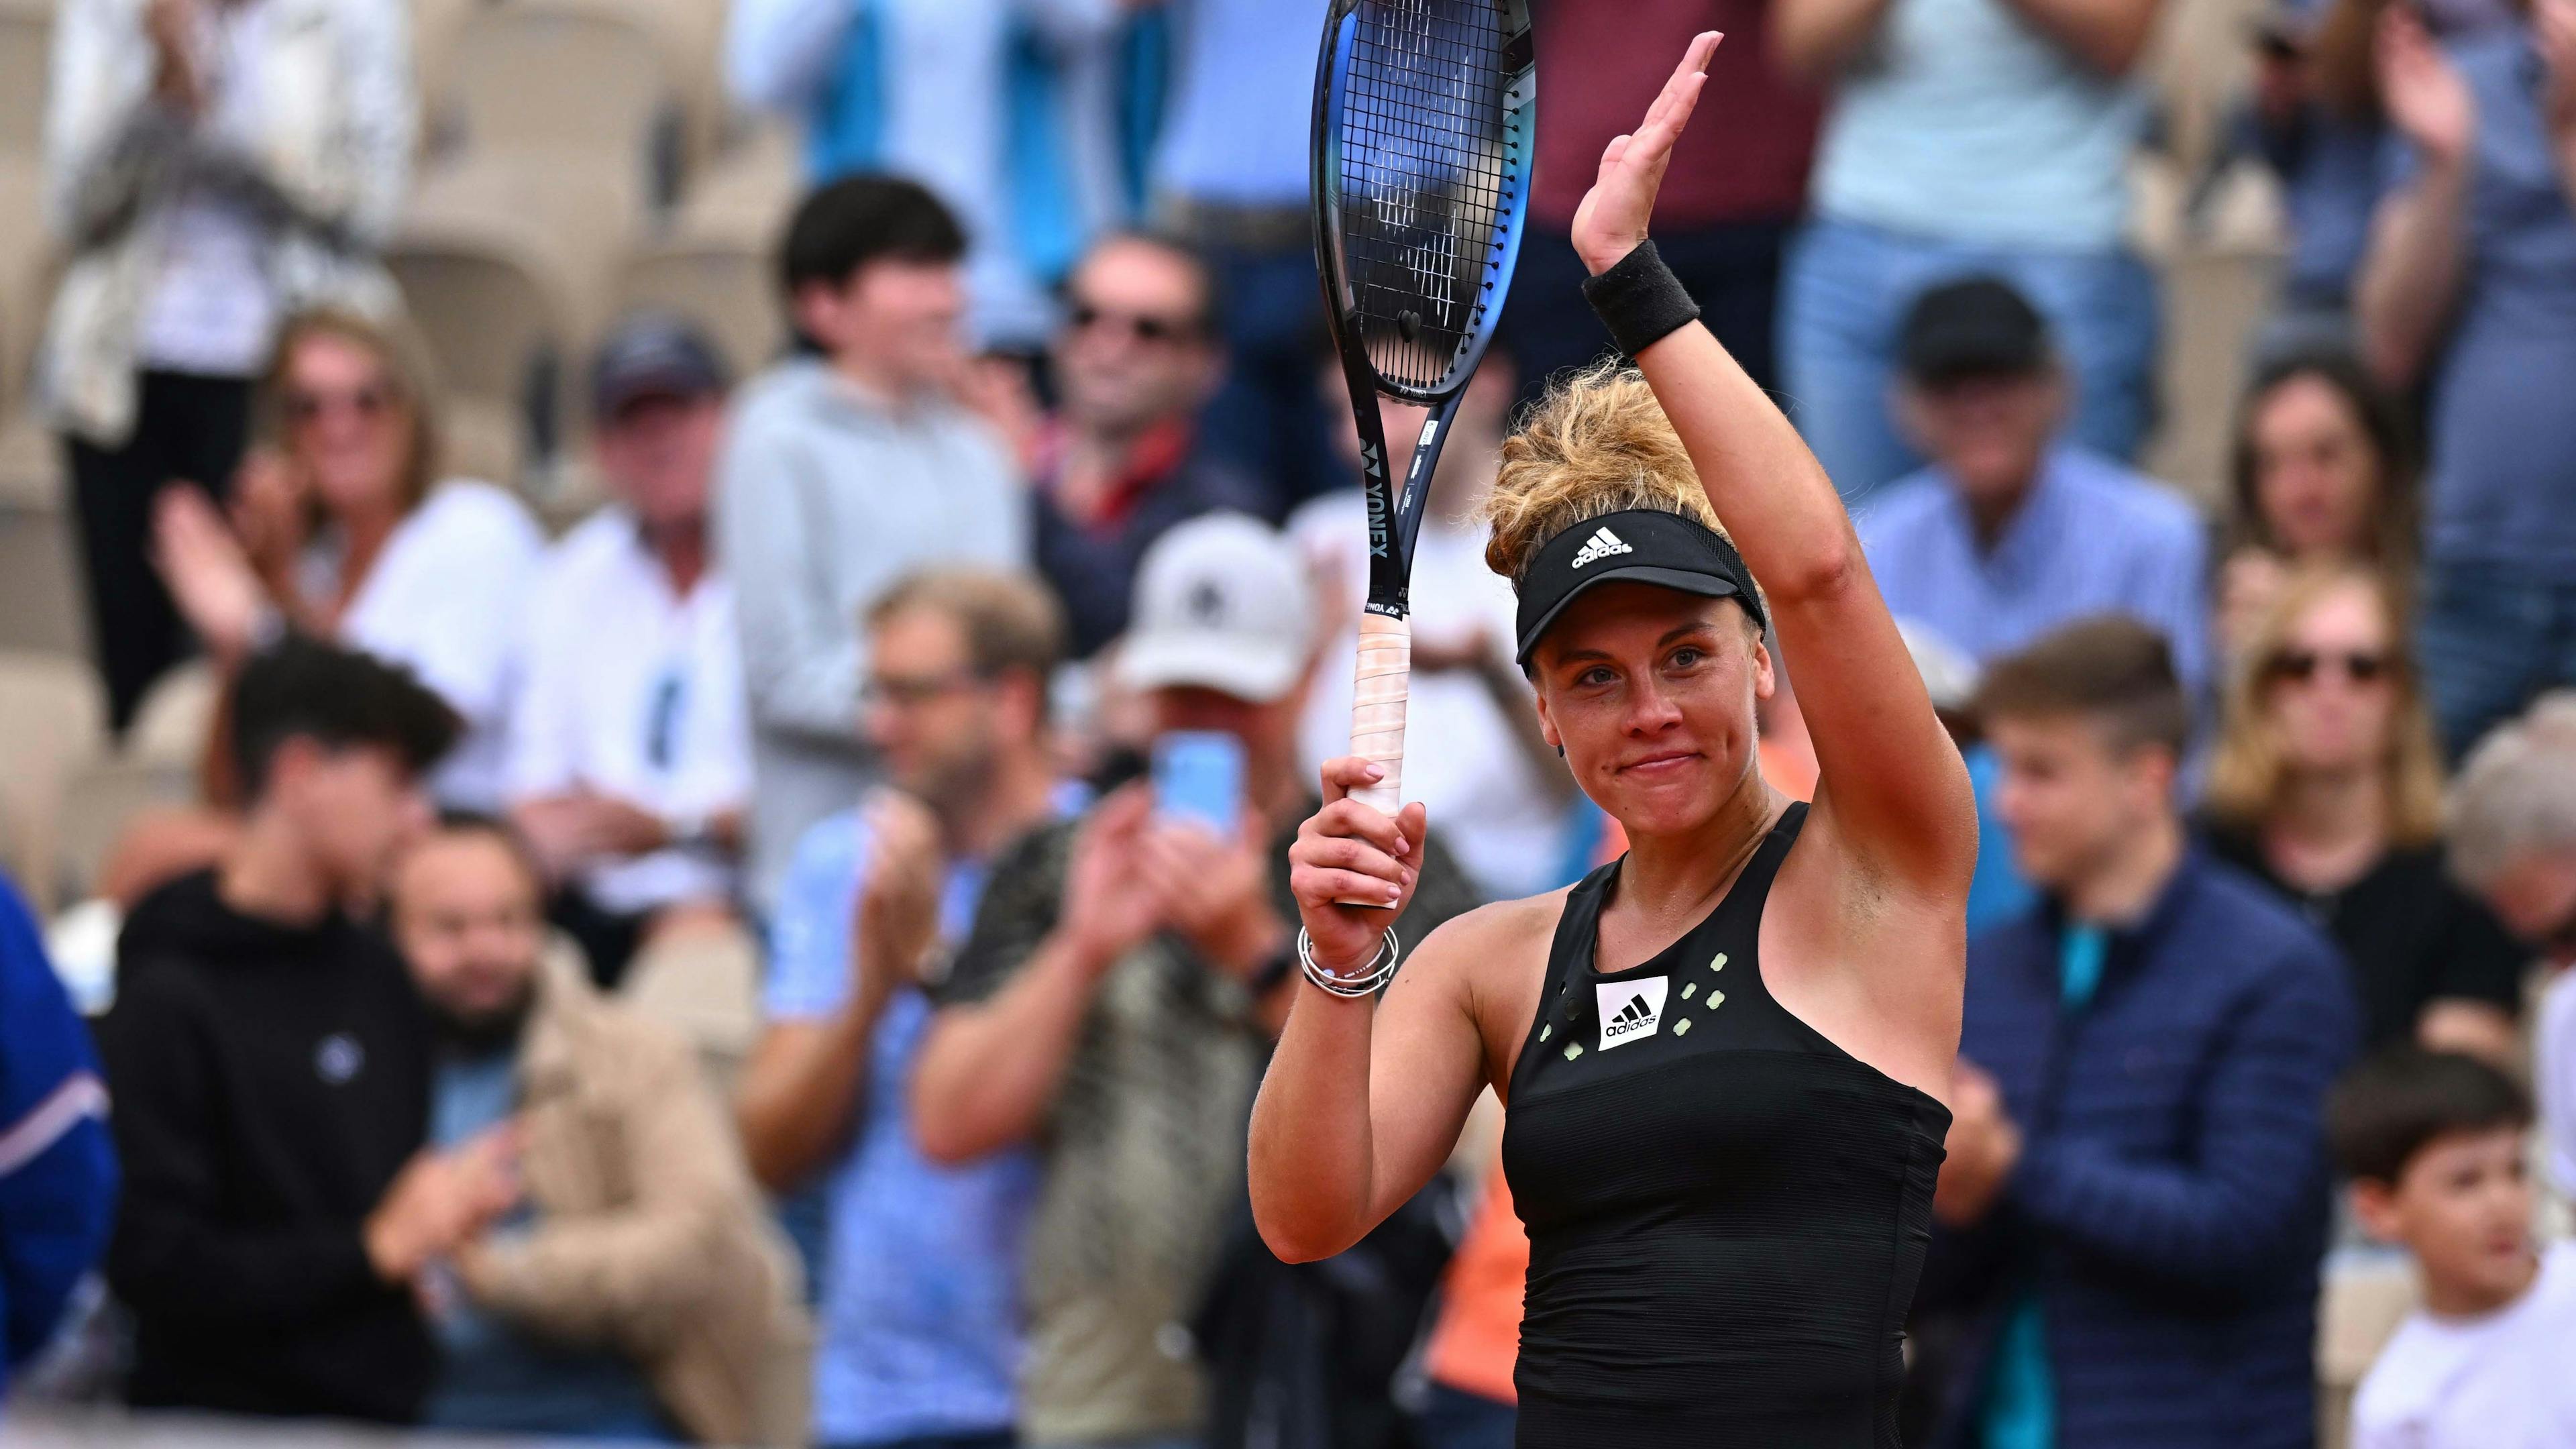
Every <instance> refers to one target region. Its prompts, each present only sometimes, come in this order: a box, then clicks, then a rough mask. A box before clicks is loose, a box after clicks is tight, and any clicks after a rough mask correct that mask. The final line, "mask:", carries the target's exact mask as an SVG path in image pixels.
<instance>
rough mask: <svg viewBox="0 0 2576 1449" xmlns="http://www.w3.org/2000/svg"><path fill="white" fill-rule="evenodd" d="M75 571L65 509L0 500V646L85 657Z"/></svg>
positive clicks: (86, 630)
mask: <svg viewBox="0 0 2576 1449" xmlns="http://www.w3.org/2000/svg"><path fill="white" fill-rule="evenodd" d="M79 569H80V566H79V564H78V563H77V562H76V561H75V557H74V550H73V540H72V523H71V518H70V515H69V514H68V513H67V512H66V511H65V510H63V509H61V508H42V509H30V508H19V507H12V506H9V505H6V504H0V650H12V649H27V650H34V651H37V652H39V653H44V654H52V655H60V656H66V657H69V658H74V659H85V658H87V657H88V655H89V621H88V619H87V618H86V617H85V615H84V609H83V605H82V603H81V582H80V572H79ZM0 738H5V736H0Z"/></svg>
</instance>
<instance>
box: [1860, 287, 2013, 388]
mask: <svg viewBox="0 0 2576 1449" xmlns="http://www.w3.org/2000/svg"><path fill="white" fill-rule="evenodd" d="M1896 351H1897V358H1898V361H1899V362H1900V364H1901V365H1902V366H1903V367H1904V369H1905V375H1906V376H1907V377H1908V378H1911V379H1912V380H1914V381H1916V382H1927V383H1941V382H1948V381H1951V380H1953V379H1956V378H1962V377H1976V376H1992V375H1995V374H2011V373H2032V372H2037V371H2039V370H2040V369H2041V368H2043V367H2046V366H2047V365H2048V323H2047V322H2046V321H2044V320H2042V318H2041V317H2040V315H2039V313H2038V311H2037V310H2036V309H2035V308H2033V307H2032V306H2031V305H2030V303H2029V301H2028V300H2027V299H2025V298H2024V297H2023V296H2022V294H2021V293H2019V292H2016V291H2014V290H2013V289H2012V287H2011V286H2010V285H2009V284H2007V283H2004V282H2001V281H1997V280H1996V279H1995V278H1993V277H1971V278H1969V279H1968V280H1966V281H1960V282H1944V283H1943V284H1941V285H1940V286H1937V287H1934V288H1932V289H1930V290H1929V291H1926V292H1924V293H1923V294H1922V295H1921V296H1919V297H1916V298H1915V299H1914V305H1913V307H1912V308H1910V309H1908V310H1907V312H1906V314H1905V324H1904V326H1903V327H1902V328H1901V329H1899V331H1898V333H1897V346H1896Z"/></svg>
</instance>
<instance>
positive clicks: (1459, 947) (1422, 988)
mask: <svg viewBox="0 0 2576 1449" xmlns="http://www.w3.org/2000/svg"><path fill="white" fill-rule="evenodd" d="M1572 890H1573V887H1571V886H1565V887H1560V888H1559V889H1556V890H1552V891H1549V892H1547V893H1546V894H1544V895H1535V896H1525V897H1523V898H1521V899H1519V900H1512V901H1496V902H1494V903H1493V904H1491V905H1484V906H1478V907H1477V908H1476V909H1474V910H1472V911H1468V912H1466V913H1464V914H1462V915H1457V916H1452V917H1450V918H1449V919H1448V920H1446V921H1444V922H1442V923H1441V924H1440V925H1439V926H1438V927H1437V928H1436V929H1434V930H1433V931H1432V932H1431V934H1430V935H1428V936H1425V937H1423V938H1422V944H1421V945H1420V946H1418V947H1416V948H1415V949H1414V953H1413V959H1412V960H1410V961H1407V962H1405V963H1404V969H1403V970H1401V971H1398V972H1397V973H1396V977H1395V982H1394V984H1393V985H1391V986H1389V987H1388V988H1387V996H1388V999H1389V1000H1390V1001H1392V1000H1393V999H1394V997H1395V994H1396V992H1398V991H1399V990H1410V991H1413V992H1418V993H1420V994H1421V995H1422V996H1423V997H1425V998H1428V1001H1426V1003H1425V1004H1428V1002H1429V1001H1447V1002H1450V1003H1454V1004H1455V1005H1456V1007H1457V1009H1459V1010H1461V1011H1463V1012H1464V1013H1466V1015H1467V1016H1468V1018H1469V1019H1470V1020H1472V1021H1473V1022H1475V1024H1476V1031H1477V1035H1478V1036H1480V1037H1481V1038H1483V1040H1484V1045H1485V1058H1486V1061H1487V1064H1488V1067H1489V1070H1490V1073H1491V1076H1492V1079H1493V1080H1494V1081H1496V1082H1497V1083H1500V1082H1501V1081H1503V1080H1504V1079H1506V1078H1508V1077H1509V1076H1510V1075H1511V1064H1512V1062H1513V1060H1514V1059H1515V1058H1517V1057H1518V1056H1519V1055H1520V1049H1521V1038H1522V1037H1523V1036H1525V1035H1527V1034H1528V1032H1529V1028H1530V1023H1531V1022H1532V1021H1533V1020H1535V1019H1536V1018H1537V1016H1538V997H1539V992H1540V990H1541V989H1543V988H1544V987H1545V985H1546V984H1547V951H1548V946H1549V945H1550V943H1552V942H1553V941H1554V940H1555V939H1556V923H1557V920H1558V918H1559V917H1561V916H1563V915H1564V914H1565V898H1566V896H1567V895H1568V894H1570V893H1571V892H1572ZM1408 978H1409V980H1408Z"/></svg>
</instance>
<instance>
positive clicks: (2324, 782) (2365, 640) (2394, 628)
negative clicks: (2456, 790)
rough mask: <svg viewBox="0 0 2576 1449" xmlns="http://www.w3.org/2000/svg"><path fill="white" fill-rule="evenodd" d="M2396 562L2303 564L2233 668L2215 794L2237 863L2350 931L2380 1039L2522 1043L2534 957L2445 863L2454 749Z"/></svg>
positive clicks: (2212, 823) (2213, 773)
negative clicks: (2435, 713) (2410, 638)
mask: <svg viewBox="0 0 2576 1449" xmlns="http://www.w3.org/2000/svg"><path fill="white" fill-rule="evenodd" d="M2420 689H2421V685H2420V683H2419V681H2418V678H2417V675H2416V670H2415V664H2414V660H2413V658H2412V657H2411V656H2410V655H2409V653H2408V651H2407V647H2406V633H2405V630H2404V629H2403V628H2402V627H2401V622H2400V614H2399V610H2398V606H2397V602H2396V599H2395V596H2394V594H2393V591H2392V590H2391V588H2390V586H2389V584H2388V582H2387V580H2386V578H2385V576H2383V575H2381V574H2378V573H2375V572H2372V571H2370V570H2368V569H2364V568H2359V567H2354V566H2350V565H2321V566H2313V567H2310V568H2308V569H2305V570H2302V571H2300V572H2298V573H2294V574H2292V575H2290V577H2289V578H2288V580H2287V581H2286V582H2285V583H2284V584H2283V585H2282V589H2281V592H2280V595H2279V597H2278V598H2277V599H2276V600H2275V601H2274V602H2273V605H2272V607H2271V608H2270V610H2269V611H2268V612H2266V613H2265V614H2263V615H2262V616H2261V618H2260V619H2259V621H2258V622H2257V624H2256V626H2255V629H2254V632H2253V633H2252V635H2251V636H2250V637H2249V638H2248V639H2247V640H2246V643H2245V648H2244V649H2243V650H2242V651H2241V652H2240V654H2239V657H2238V658H2237V660H2236V663H2235V671H2234V673H2233V675H2232V676H2231V677H2230V679H2229V681H2228V688H2227V700H2226V711H2225V715H2224V717H2223V721H2222V728H2221V732H2220V736H2219V740H2218V746H2217V749H2216V751H2215V752H2214V753H2213V755H2212V756H2211V759H2210V767H2209V777H2208V784H2207V786H2206V794H2205V798H2204V801H2203V814H2204V821H2205V827H2206V833H2207V835H2208V838H2209V842H2210V846H2211V849H2212V851H2213V852H2214V853H2215V854H2217V855H2218V856H2219V857H2220V858H2221V859H2224V860H2227V861H2229V862H2230V863H2232V864H2234V865H2236V866H2238V867H2240V868H2242V869H2244V870H2246V871H2249V872H2251V873H2252V874H2253V875H2255V876H2257V877H2258V878H2260V879H2261V880H2262V881H2263V882H2264V883H2265V884H2267V885H2269V886H2270V887H2271V888H2272V889H2274V890H2276V891H2278V892H2280V893H2281V894H2282V895H2283V896H2285V897H2287V898H2289V900H2290V901H2291V902H2292V903H2294V904H2296V905H2298V906H2299V907H2300V908H2301V909H2303V910H2304V911H2305V912H2306V913H2307V915H2308V918H2309V919H2310V920H2312V921H2314V922H2315V923H2316V924H2317V925H2319V926H2320V927H2322V928H2324V929H2325V930H2326V931H2327V932H2329V933H2330V934H2331V935H2333V936H2334V938H2335V940H2336V941H2337V942H2338V943H2339V944H2340V945H2341V946H2342V947H2343V951H2344V956H2345V959H2346V960H2347V961H2348V962H2349V963H2350V964H2351V966H2352V970H2353V986H2354V990H2355V991H2356V992H2357V993H2358V995H2359V996H2360V999H2361V1003H2362V1011H2363V1017H2364V1023H2363V1030H2364V1033H2365V1037H2364V1045H2365V1047H2379V1046H2385V1045H2388V1044H2390V1043H2393V1042H2399V1041H2405V1040H2410V1039H2411V1040H2414V1041H2418V1042H2421V1043H2422V1044H2423V1045H2425V1046H2429V1047H2434V1048H2441V1049H2450V1050H2459V1051H2470V1052H2476V1053H2478V1054H2480V1055H2483V1056H2486V1057H2489V1058H2490V1059H2503V1058H2507V1057H2510V1056H2511V1055H2512V1052H2513V1048H2514V1014H2515V1011H2516V1009H2517V1007H2518V1005H2519V1003H2520V1001H2521V995H2522V991H2521V975H2522V965H2523V953H2522V951H2521V950H2520V949H2519V948H2518V947H2516V946H2515V945H2514V943H2513V941H2512V939H2511V938H2510V937H2509V936H2507V935H2506V934H2505V931H2504V928H2503V927H2502V926H2500V925H2498V924H2497V923H2496V921H2495V919H2494V918H2493V917H2492V916H2490V915H2488V914H2487V912H2486V909H2485V908H2484V907H2482V906H2480V905H2479V904H2478V903H2477V902H2476V901H2475V900H2473V899H2472V898H2471V897H2470V896H2469V895H2468V894H2467V893H2466V892H2465V891H2463V890H2461V889H2460V888H2459V887H2458V886H2457V885H2454V884H2453V883H2452V881H2451V879H2450V875H2449V873H2448V871H2447V870H2446V869H2445V868H2444V862H2443V854H2442V843H2441V829H2442V763H2441V751H2440V747H2439V746H2438V745H2437V744H2436V742H2435V739H2434V734H2433V722H2432V719H2431V717H2430V716H2429V715H2427V714H2426V712H2425V709H2424V701H2423V698H2422V696H2421V693H2420Z"/></svg>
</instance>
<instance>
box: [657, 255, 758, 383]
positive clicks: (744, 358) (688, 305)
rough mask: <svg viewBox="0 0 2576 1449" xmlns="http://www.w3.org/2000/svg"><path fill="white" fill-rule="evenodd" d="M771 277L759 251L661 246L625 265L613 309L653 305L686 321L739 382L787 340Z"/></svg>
mask: <svg viewBox="0 0 2576 1449" xmlns="http://www.w3.org/2000/svg"><path fill="white" fill-rule="evenodd" d="M770 273H771V268H770V263H769V249H768V248H767V247H764V246H745V245H743V244H742V243H740V242H736V241H724V240H715V239H708V240H699V241H671V242H664V243H661V244H658V245H654V246H648V247H646V248H644V249H643V250H642V251H640V252H638V253H637V254H636V255H635V256H634V257H632V258H630V259H629V260H628V262H627V264H626V276H625V280H624V283H623V285H622V286H621V287H620V288H619V310H620V311H624V310H628V309H631V308H638V307H653V308H659V309H662V310H666V311H671V312H676V313H679V314H680V315H681V316H683V317H687V318H688V319H690V320H691V321H693V322H695V323H697V324H698V325H699V326H700V327H703V328H705V329H706V332H707V336H708V337H709V338H711V339H713V340H714V342H715V343H716V345H717V346H718V347H719V348H721V349H722V350H723V352H724V356H725V361H726V363H727V364H729V365H730V366H731V367H732V368H733V372H734V375H735V376H736V377H744V376H748V375H749V374H750V373H752V372H753V371H755V370H757V369H759V368H760V367H762V366H764V365H765V364H767V363H768V362H769V361H770V360H771V359H772V358H774V357H776V356H777V355H778V353H779V349H780V348H781V347H782V346H783V345H784V343H785V342H786V338H787V323H786V318H785V317H784V316H783V315H782V314H781V312H780V308H779V304H778V290H777V287H776V285H775V284H774V283H773V282H772V281H771V277H770Z"/></svg>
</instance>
